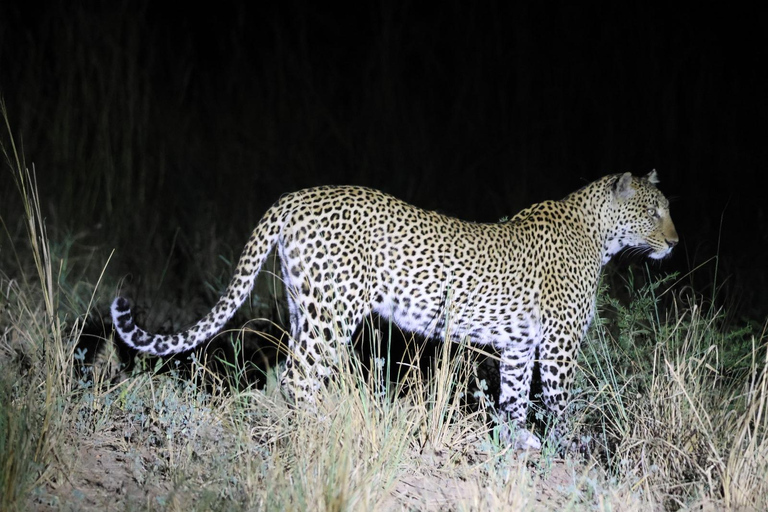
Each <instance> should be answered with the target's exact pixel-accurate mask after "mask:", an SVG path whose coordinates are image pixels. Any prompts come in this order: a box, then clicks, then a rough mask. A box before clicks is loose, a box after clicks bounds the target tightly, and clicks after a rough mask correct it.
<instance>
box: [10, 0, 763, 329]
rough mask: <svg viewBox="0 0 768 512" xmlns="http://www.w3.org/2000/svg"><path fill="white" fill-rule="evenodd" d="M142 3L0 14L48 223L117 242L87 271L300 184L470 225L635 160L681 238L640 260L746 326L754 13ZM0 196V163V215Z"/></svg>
mask: <svg viewBox="0 0 768 512" xmlns="http://www.w3.org/2000/svg"><path fill="white" fill-rule="evenodd" d="M156 4H157V2H141V1H138V2H120V1H118V2H93V3H78V2H47V3H43V4H35V3H31V4H26V3H25V4H24V6H17V5H13V4H9V3H3V4H2V5H0V93H1V94H2V95H3V97H4V98H5V102H6V104H7V108H8V112H9V117H10V122H11V127H12V129H13V130H14V133H15V134H16V136H17V138H19V139H22V138H23V143H24V153H25V155H26V157H27V164H28V165H30V166H31V164H32V163H34V164H35V169H36V173H37V178H38V183H39V188H40V191H41V195H42V196H43V199H44V201H43V206H44V210H45V212H44V214H45V215H46V217H47V221H48V223H49V226H55V227H56V228H55V229H54V230H53V231H54V234H55V233H56V232H58V233H60V234H61V233H65V234H68V235H69V236H71V237H72V238H73V239H76V240H78V241H80V242H81V243H83V244H92V245H93V246H98V247H108V248H109V249H111V248H112V247H115V248H117V254H116V257H115V259H114V260H113V261H112V263H111V264H110V265H111V267H110V269H111V271H112V272H113V273H114V275H115V276H117V275H123V274H124V273H125V272H128V271H131V272H133V273H134V274H133V275H134V282H133V284H134V286H136V287H140V286H141V281H140V278H139V277H138V276H139V275H142V274H144V273H145V272H146V268H147V267H150V266H156V265H163V264H165V263H167V262H171V263H170V269H169V270H168V272H169V275H174V272H175V273H176V274H178V275H185V274H189V272H187V266H186V265H194V263H185V262H194V261H195V259H196V258H198V259H199V258H201V257H202V256H201V254H202V253H204V252H205V251H210V252H212V253H214V254H224V255H225V256H226V257H227V258H230V259H232V258H236V256H237V254H238V252H239V250H240V248H241V246H242V244H243V243H244V242H245V240H246V239H247V237H248V234H249V232H250V230H251V228H252V226H253V225H254V224H255V223H256V221H257V220H258V219H259V217H260V215H261V214H262V213H263V212H264V210H265V209H266V208H267V207H268V206H269V205H270V204H271V203H272V202H273V201H275V200H276V199H277V198H278V197H279V195H280V194H282V193H285V192H288V191H292V190H296V189H299V188H302V187H307V186H311V185H318V184H342V183H350V184H362V185H368V186H372V187H376V188H380V189H383V190H385V191H387V192H390V193H392V194H394V195H396V196H398V197H400V198H403V199H405V200H408V201H410V202H413V203H415V204H417V205H418V206H421V207H423V208H427V209H438V210H441V211H443V212H445V213H449V214H452V215H455V216H458V217H461V218H465V219H470V220H477V221H494V220H498V219H499V218H500V217H502V216H506V215H512V214H514V213H515V212H516V211H518V210H520V209H521V208H523V207H525V206H527V205H528V204H530V203H533V202H536V201H540V200H544V199H556V198H561V197H563V196H565V195H566V194H568V193H569V192H571V191H573V190H575V189H577V188H579V187H581V186H582V185H583V184H585V183H586V182H589V181H592V180H594V179H596V178H599V177H600V176H603V175H605V174H609V173H616V172H624V171H632V172H633V173H635V174H645V173H647V172H648V171H650V170H651V169H653V168H655V169H657V170H658V172H659V175H660V178H661V180H662V183H661V186H660V187H661V189H662V190H663V191H665V192H666V193H667V195H668V196H670V198H671V199H672V200H673V204H672V215H673V219H674V220H675V223H676V225H677V228H678V231H679V233H680V235H681V242H682V243H681V245H680V247H679V249H678V250H677V251H676V253H675V254H674V256H673V258H672V259H671V260H670V261H668V262H665V263H663V264H662V267H661V268H663V269H665V270H673V269H677V270H680V271H682V273H683V274H685V273H687V272H688V271H689V270H693V272H692V273H691V274H690V275H688V276H686V277H685V278H684V280H685V281H684V282H688V283H690V284H691V285H693V286H694V288H695V289H696V291H697V292H699V293H701V294H703V295H706V296H712V295H713V292H714V291H715V290H719V296H722V297H726V296H727V297H728V298H729V299H728V300H729V301H731V304H733V305H734V306H735V307H737V309H738V310H739V311H740V314H743V315H746V316H749V317H753V318H757V319H760V318H764V317H765V311H766V306H768V274H767V273H766V263H768V256H767V255H768V219H767V218H766V199H765V190H766V188H765V186H766V178H765V172H766V161H767V157H768V155H767V154H766V153H767V152H766V140H768V137H767V136H768V123H767V122H766V121H767V119H766V114H767V112H768V111H767V109H766V85H768V73H767V71H766V70H767V67H768V66H767V65H766V63H768V59H767V58H766V57H768V55H767V54H768V52H767V51H766V50H767V49H768V45H767V43H766V37H765V33H766V31H767V30H768V18H766V15H765V14H764V13H760V12H758V11H746V10H744V11H738V10H735V9H733V10H725V9H722V8H721V9H717V10H715V9H712V10H710V11H706V10H705V11H702V8H701V7H700V6H698V7H697V11H696V12H692V11H690V10H683V9H680V10H677V11H676V10H674V9H672V10H670V9H669V8H664V9H652V8H648V7H645V6H641V5H639V4H637V5H635V4H631V5H629V4H627V5H625V4H624V3H620V4H619V3H611V4H605V5H590V6H582V5H570V4H568V3H564V4H553V3H541V5H536V6H524V5H522V6H521V5H514V3H512V2H493V1H492V2H478V3H473V2H442V3H440V4H439V7H436V6H433V5H427V4H426V3H421V2H374V3H370V4H369V3H364V2H357V3H351V4H350V5H344V6H337V7H327V6H320V3H315V2H301V1H295V0H294V1H290V0H289V1H284V2H277V3H274V4H273V5H259V6H256V5H251V6H245V5H243V4H240V3H236V2H231V1H220V2H216V3H215V4H205V5H203V4H201V6H200V7H195V6H193V5H190V4H185V5H184V6H183V7H178V8H175V9H165V8H159V7H157V5H156ZM248 4H249V5H250V4H257V2H249V3H248ZM4 140H5V139H4ZM16 196H17V193H16V191H15V189H14V187H13V182H12V180H11V179H10V173H8V172H3V173H1V174H0V201H2V205H0V209H1V210H0V213H2V214H3V218H4V219H9V218H16V217H15V216H12V215H14V212H20V211H21V210H19V209H18V208H17V205H16V203H15V201H16V200H15V199H14V198H15V197H16ZM16 215H18V214H17V213H16ZM7 224H10V228H9V229H10V231H11V232H12V234H13V233H16V232H20V230H21V229H22V223H21V222H19V223H18V224H14V223H13V222H7ZM211 244H213V245H214V247H209V245H211ZM716 255H718V256H719V258H718V259H716V260H713V259H712V257H713V256H716ZM620 264H621V263H620ZM694 269H695V270H694ZM115 279H117V277H115ZM195 280H197V281H198V282H200V276H197V275H193V276H192V277H191V278H190V281H195ZM147 285H149V283H147ZM152 286H155V285H154V284H153V285H152ZM197 286H198V287H201V285H200V284H198V285H197ZM198 289H200V288H198Z"/></svg>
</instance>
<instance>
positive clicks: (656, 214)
mask: <svg viewBox="0 0 768 512" xmlns="http://www.w3.org/2000/svg"><path fill="white" fill-rule="evenodd" d="M647 212H648V215H650V216H651V217H653V218H658V217H659V212H658V210H656V208H648V210H647Z"/></svg>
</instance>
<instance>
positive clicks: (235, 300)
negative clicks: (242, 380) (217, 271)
mask: <svg viewBox="0 0 768 512" xmlns="http://www.w3.org/2000/svg"><path fill="white" fill-rule="evenodd" d="M282 210H283V209H282V208H281V207H280V202H278V203H277V204H275V205H274V206H272V208H271V209H270V210H269V211H267V213H266V214H265V215H264V217H263V218H262V219H261V221H259V224H258V225H257V226H256V229H254V231H253V233H252V234H251V238H250V239H248V243H246V244H245V248H244V249H243V253H242V254H241V255H240V260H239V261H238V263H237V268H236V269H235V274H234V276H233V277H232V280H231V281H230V282H229V286H227V290H226V291H225V292H224V295H222V296H221V297H220V298H219V301H218V302H217V303H216V305H215V306H214V307H213V309H212V310H211V311H210V312H209V313H208V314H207V315H205V317H203V319H202V320H200V321H199V322H197V323H196V324H195V325H193V326H192V327H190V328H189V329H187V330H186V331H184V332H181V333H178V334H152V333H148V332H147V331H145V330H144V329H142V328H141V327H139V326H137V325H136V323H135V322H134V320H133V315H131V309H130V306H129V305H128V300H126V299H125V298H123V297H117V298H116V299H115V300H114V301H113V302H112V324H113V325H114V327H115V330H116V331H117V333H118V334H119V335H120V338H122V339H123V341H125V342H126V343H127V344H128V345H130V346H131V347H134V348H136V349H138V350H140V351H142V352H149V353H150V354H154V355H158V356H164V355H168V354H175V353H178V352H185V351H187V350H191V349H192V348H194V347H196V346H198V345H200V344H201V343H203V342H204V341H206V340H208V339H210V338H212V337H213V336H214V335H215V334H216V333H218V332H219V331H220V330H221V329H222V328H223V327H224V324H226V323H227V321H228V320H229V319H230V318H232V315H234V314H235V312H236V311H237V309H238V308H239V307H240V306H241V305H242V303H243V302H244V301H245V299H246V297H248V294H249V293H250V292H251V290H252V289H253V283H254V281H255V280H256V276H257V275H258V274H259V271H260V270H261V267H262V266H263V265H264V261H265V260H266V259H267V255H268V254H269V251H270V250H271V249H272V247H273V246H274V245H275V244H276V243H277V238H278V236H279V234H280V230H281V226H282V223H283V222H282V221H283V218H282V217H283V215H281V211H282Z"/></svg>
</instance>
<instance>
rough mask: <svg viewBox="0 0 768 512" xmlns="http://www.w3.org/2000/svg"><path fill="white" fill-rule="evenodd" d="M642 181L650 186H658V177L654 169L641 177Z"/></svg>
mask: <svg viewBox="0 0 768 512" xmlns="http://www.w3.org/2000/svg"><path fill="white" fill-rule="evenodd" d="M643 179H644V180H646V181H647V182H648V183H650V184H651V185H658V184H659V175H658V174H657V173H656V169H653V170H652V171H651V172H649V173H648V174H646V175H645V176H644V177H643Z"/></svg>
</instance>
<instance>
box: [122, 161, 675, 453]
mask: <svg viewBox="0 0 768 512" xmlns="http://www.w3.org/2000/svg"><path fill="white" fill-rule="evenodd" d="M657 182H658V180H657V177H656V172H655V171H653V172H651V173H650V174H648V175H647V176H645V177H642V178H640V177H633V176H632V175H631V174H630V173H625V174H617V175H610V176H606V177H604V178H602V179H599V180H597V181H595V182H593V183H591V184H589V185H586V186H585V187H583V188H582V189H580V190H578V191H576V192H574V193H572V194H570V195H568V196H567V197H565V198H564V199H562V200H560V201H545V202H543V203H539V204H535V205H533V206H531V207H529V208H527V209H525V210H523V211H521V212H520V213H518V214H517V215H515V216H514V217H513V218H512V219H510V220H508V221H506V222H500V223H493V224H477V223H472V222H465V221H462V220H458V219H455V218H451V217H447V216H445V215H441V214H439V213H435V212H429V211H425V210H422V209H419V208H416V207H415V206H412V205H410V204H408V203H405V202H403V201H400V200H398V199H396V198H394V197H392V196H389V195H387V194H384V193H382V192H379V191H376V190H371V189H368V188H362V187H351V186H338V187H336V186H326V187H318V188H312V189H307V190H301V191H298V192H295V193H292V194H288V195H286V196H284V197H282V198H281V199H280V200H279V201H277V202H276V203H275V204H274V205H273V206H272V207H271V208H270V209H269V210H268V211H267V213H266V214H265V215H264V217H263V218H262V219H261V221H260V222H259V223H258V225H257V226H256V228H255V230H254V231H253V234H252V235H251V237H250V239H249V240H248V242H247V244H246V246H245V249H244V250H243V253H242V256H241V257H240V261H239V262H238V265H237V268H236V269H235V273H234V276H233V278H232V281H231V282H230V284H229V286H228V287H227V290H226V292H225V293H224V295H222V296H221V298H220V299H219V301H218V303H217V304H216V305H215V306H214V308H213V310H212V311H211V312H210V313H208V314H207V315H206V316H205V317H204V318H203V319H202V320H200V321H199V322H197V323H196V324H195V325H194V326H192V327H191V328H190V329H188V330H187V331H185V332H183V333H180V334H173V335H159V334H149V333H147V332H146V331H144V330H142V329H141V328H139V327H137V326H136V324H135V323H134V321H133V318H132V316H131V312H130V309H129V306H128V302H127V301H126V300H125V299H123V298H120V297H118V298H117V299H115V301H114V303H113V305H112V316H113V320H114V325H115V328H116V330H117V332H118V333H119V335H120V337H121V338H122V339H123V340H124V341H125V342H126V343H127V344H128V345H131V346H133V347H135V348H136V349H138V350H141V351H145V352H149V353H152V354H156V355H167V354H171V353H176V352H182V351H186V350H190V349H192V348H193V347H195V346H197V345H199V344H201V343H202V342H204V341H206V340H208V339H210V338H211V337H212V336H214V335H215V334H216V333H217V332H219V331H220V330H221V329H222V327H223V326H224V324H225V323H226V322H227V320H229V319H230V318H231V317H232V315H233V314H234V313H235V311H236V310H237V308H238V307H239V306H240V305H241V304H242V303H243V301H245V299H246V298H247V296H248V294H249V292H250V291H251V289H252V287H253V283H254V279H255V278H256V275H257V274H258V273H259V270H260V269H261V267H262V265H263V264H264V261H265V259H266V257H267V255H268V253H269V252H270V250H271V249H272V248H273V247H276V248H277V252H278V254H279V257H280V262H281V268H282V276H283V279H284V281H285V283H286V285H287V286H286V287H287V290H288V293H287V294H288V303H289V308H290V322H291V341H290V346H289V347H290V350H291V357H290V358H289V360H288V364H287V368H286V371H285V373H284V374H283V376H282V382H283V385H284V386H285V387H286V388H287V389H288V390H289V393H290V394H292V395H293V396H294V398H295V399H296V400H297V401H299V402H304V403H307V402H309V403H311V402H312V401H313V400H314V399H315V396H316V391H317V389H318V387H319V386H320V385H321V382H322V381H323V379H324V378H326V377H327V376H328V375H329V372H330V371H331V368H332V366H333V363H332V362H333V361H334V360H335V352H336V351H335V346H336V345H335V343H340V342H341V343H346V342H348V341H349V340H350V337H351V336H352V333H353V331H354V330H355V328H356V327H357V326H358V325H359V324H360V323H361V322H362V321H363V319H364V318H365V317H366V316H367V315H369V314H371V313H373V312H375V313H378V314H379V315H381V316H382V317H384V318H387V319H391V320H392V321H393V322H394V323H395V324H397V325H398V326H400V327H401V328H403V329H404V330H407V331H413V332H417V333H419V334H423V335H427V336H430V337H436V338H440V339H445V338H449V339H454V340H455V339H462V338H463V339H467V340H469V341H471V342H474V343H478V344H491V345H493V346H495V347H496V348H498V349H499V350H500V353H501V364H500V373H501V394H500V397H499V406H500V409H501V411H502V412H503V413H504V414H506V416H507V417H508V419H509V422H510V424H517V425H520V426H523V425H524V422H525V416H526V411H527V405H528V394H529V389H530V382H531V373H532V368H533V364H534V361H535V360H537V359H538V361H539V363H540V369H541V377H542V388H543V398H544V402H545V404H546V406H547V407H548V408H549V409H550V410H551V411H552V413H554V414H555V415H556V416H559V415H561V414H562V413H563V411H564V410H565V408H566V406H567V404H568V399H569V388H570V385H571V382H572V380H573V376H574V361H575V356H576V352H577V349H578V346H579V344H580V342H581V339H582V338H583V336H584V334H585V332H586V330H587V327H588V326H589V323H590V321H591V320H592V317H593V314H594V302H595V295H596V291H597V286H598V280H599V277H600V271H601V268H602V267H603V265H604V264H605V263H606V262H608V261H609V260H610V258H611V256H613V255H614V254H616V253H617V252H618V251H620V250H621V249H623V248H626V247H632V248H635V249H636V250H639V251H642V252H644V253H646V254H647V255H648V256H649V257H651V258H655V259H660V258H663V257H665V256H667V255H668V254H669V253H670V251H671V250H672V248H673V247H674V246H675V244H676V243H677V241H678V236H677V233H676V231H675V227H674V225H673V223H672V220H671V218H670V216H669V203H668V201H667V199H666V198H665V197H664V196H663V195H662V193H661V192H660V191H659V190H658V189H657V188H656V186H655V185H656V183H657ZM520 432H524V434H523V438H522V440H521V439H520V438H518V439H516V441H515V442H516V443H517V444H518V445H520V446H524V447H538V445H539V442H538V440H537V439H536V438H534V437H533V436H531V435H530V434H528V433H527V431H525V430H524V429H523V430H520Z"/></svg>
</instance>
